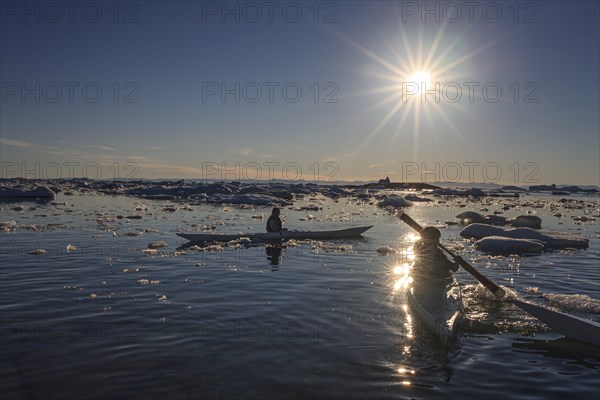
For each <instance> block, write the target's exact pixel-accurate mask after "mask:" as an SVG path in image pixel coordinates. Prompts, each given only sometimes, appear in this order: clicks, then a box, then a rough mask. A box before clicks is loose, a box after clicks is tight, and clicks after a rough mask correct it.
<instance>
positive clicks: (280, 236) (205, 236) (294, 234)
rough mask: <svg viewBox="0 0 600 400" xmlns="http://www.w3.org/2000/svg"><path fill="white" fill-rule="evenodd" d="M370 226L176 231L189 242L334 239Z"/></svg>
mask: <svg viewBox="0 0 600 400" xmlns="http://www.w3.org/2000/svg"><path fill="white" fill-rule="evenodd" d="M371 228H372V226H360V227H354V228H346V229H339V230H333V231H281V232H271V233H252V234H242V233H238V234H211V233H178V234H177V235H179V236H181V237H182V238H184V239H187V240H189V241H191V242H229V241H231V240H237V239H239V238H242V237H247V238H248V239H250V240H251V241H253V242H277V241H280V240H285V239H313V240H334V239H350V238H355V237H359V236H360V235H362V234H363V233H364V232H366V231H367V230H368V229H371Z"/></svg>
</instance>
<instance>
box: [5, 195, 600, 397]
mask: <svg viewBox="0 0 600 400" xmlns="http://www.w3.org/2000/svg"><path fill="white" fill-rule="evenodd" d="M400 194H401V193H400ZM571 197H572V198H578V199H581V200H584V201H585V202H586V203H587V204H590V202H591V203H592V204H595V207H593V208H592V209H589V207H588V208H587V209H586V208H585V207H583V208H581V209H577V208H570V209H564V210H562V211H563V213H564V214H565V215H564V216H563V217H560V218H559V217H555V216H554V215H553V214H555V212H556V210H551V209H550V208H548V207H538V206H532V205H535V204H539V202H542V203H543V202H554V203H556V204H559V203H558V202H556V198H553V197H550V196H542V195H540V196H532V195H525V196H523V197H522V198H521V199H503V198H485V199H484V200H465V199H458V200H452V199H447V200H445V201H444V202H438V201H436V202H433V203H419V204H415V205H414V206H412V207H409V208H407V209H406V210H405V211H406V212H407V213H409V215H411V216H412V217H413V218H414V219H415V220H417V221H418V222H419V223H421V224H422V225H436V226H440V227H445V228H443V229H442V242H443V243H445V244H447V245H448V246H450V247H451V248H452V249H454V250H455V251H456V252H457V253H459V254H461V255H462V256H463V257H464V258H465V259H466V260H467V261H469V262H471V264H472V265H474V266H475V267H476V268H478V269H479V270H480V271H481V272H482V273H483V274H485V275H486V276H488V277H489V278H490V279H492V280H493V281H494V282H496V283H498V284H501V285H503V286H504V287H506V288H507V289H510V290H511V291H512V295H516V296H520V297H523V298H525V299H528V300H531V301H535V302H537V303H539V304H542V305H546V306H550V307H555V309H557V310H562V311H566V312H569V313H571V314H573V315H578V316H581V317H584V318H588V319H592V320H596V321H598V320H600V300H599V299H600V293H599V291H600V266H599V260H600V246H599V233H598V231H599V222H598V220H599V219H598V218H597V219H596V220H595V221H588V222H577V221H575V220H573V218H571V217H573V216H581V215H584V214H585V215H588V216H590V215H596V216H597V215H598V207H597V204H598V199H597V197H583V196H579V197H578V196H571ZM57 201H58V203H55V204H49V203H35V202H22V203H18V205H20V206H22V207H23V209H19V208H17V209H14V206H15V204H17V203H5V204H2V205H1V207H2V214H1V217H2V221H3V222H6V221H15V223H16V224H17V225H18V226H19V227H18V228H17V229H16V230H15V231H12V232H5V233H2V236H1V243H0V244H1V246H0V260H1V270H0V271H1V281H0V300H1V301H0V310H1V312H0V322H1V326H0V335H1V336H0V339H1V342H0V343H1V352H0V371H1V376H2V379H1V380H0V387H1V388H0V389H1V393H2V394H3V397H4V398H45V399H52V398H108V397H111V398H144V399H149V398H244V399H246V398H269V397H272V398H340V399H342V398H343V399H348V398H397V399H404V398H417V399H437V398H451V399H459V398H486V399H496V398H511V399H513V398H515V399H516V398H518V399H529V398H531V399H549V398H557V399H564V398H580V399H593V398H599V397H598V396H599V394H598V393H599V386H600V378H599V373H600V355H599V349H598V348H597V347H594V346H590V345H586V344H581V343H578V342H576V341H572V340H569V339H565V338H563V337H562V336H561V335H560V334H558V333H556V332H553V331H552V330H550V329H549V328H547V327H546V326H545V325H543V324H541V323H540V322H539V321H537V320H536V319H535V318H533V317H530V316H528V315H527V314H525V313H524V312H523V311H521V310H519V309H518V308H516V307H514V306H511V305H510V304H507V303H505V302H498V301H494V300H493V299H492V298H491V297H490V296H489V295H488V294H486V292H485V291H484V290H482V289H481V288H480V287H478V286H477V285H476V281H475V280H474V279H473V278H472V277H471V276H470V275H469V274H468V273H466V272H465V271H464V270H460V271H459V272H457V273H456V274H455V275H456V277H457V279H458V280H459V281H460V282H461V283H462V285H463V298H464V300H465V302H466V309H465V313H464V316H463V319H462V321H461V322H460V325H459V327H458V329H457V333H456V337H455V340H454V341H453V342H452V344H451V346H450V347H449V348H444V347H443V346H440V345H439V343H438V342H437V341H436V339H435V337H434V336H433V335H432V334H431V332H429V331H428V330H427V329H426V328H424V327H423V326H422V325H421V324H420V323H419V322H418V318H417V316H415V315H411V314H410V309H408V308H407V307H406V301H405V290H407V287H408V285H407V284H406V283H407V282H409V279H407V276H405V275H403V274H404V273H405V272H406V270H405V266H406V265H409V264H410V261H411V257H410V246H411V245H412V243H414V240H415V239H416V236H415V235H414V233H413V232H412V231H411V229H410V228H409V227H408V226H406V225H405V224H403V223H402V222H401V221H400V220H398V219H397V218H396V217H395V216H394V214H393V213H392V212H390V211H389V210H385V209H381V208H378V207H376V205H375V204H374V201H371V202H369V201H358V200H357V199H355V198H352V197H349V198H340V199H338V200H332V199H329V198H325V197H321V196H316V197H311V196H306V197H304V198H301V199H298V200H296V201H295V202H294V207H297V206H302V205H317V206H319V207H322V209H321V210H319V211H301V210H299V209H295V208H293V207H289V208H284V209H283V212H282V215H283V217H284V219H285V226H287V227H288V228H290V229H293V228H296V229H309V230H331V229H338V228H339V229H341V228H346V227H350V226H363V225H373V228H372V229H370V230H368V231H367V232H366V233H365V234H364V235H363V238H360V239H353V240H341V241H324V242H318V241H292V242H290V243H288V244H287V245H286V246H284V247H283V248H281V249H276V250H275V251H273V249H271V248H270V247H267V246H265V245H264V244H257V245H251V246H248V245H244V244H243V243H230V244H229V245H227V244H225V245H221V246H212V247H210V248H198V247H188V248H186V247H182V246H184V245H185V243H186V241H185V240H183V239H182V238H180V237H178V236H177V235H176V232H182V231H199V232H203V231H204V229H205V228H210V227H213V228H214V229H213V230H214V231H215V232H217V233H236V232H245V233H253V232H262V231H263V230H264V224H265V221H266V217H267V216H268V214H269V211H270V210H269V208H267V207H251V206H245V207H242V206H227V205H209V204H194V205H187V206H184V205H185V204H183V203H173V202H171V201H165V200H162V201H156V200H154V201H152V200H144V199H140V198H135V197H125V196H117V197H115V196H102V195H92V194H80V195H75V196H70V197H67V196H62V195H59V196H58V198H57ZM507 203H510V204H511V208H510V209H509V210H506V211H505V212H504V215H505V216H507V217H514V216H517V215H521V214H525V213H527V212H528V211H529V212H534V213H535V215H538V216H539V217H541V218H542V220H543V227H544V229H550V230H555V231H561V232H572V233H577V234H581V235H583V236H585V237H587V238H589V239H590V247H589V248H588V249H586V250H557V251H551V252H545V253H543V254H542V255H539V256H530V257H519V256H508V257H506V256H504V257H500V256H489V255H485V254H481V253H480V252H478V251H476V250H474V248H473V245H472V243H471V242H470V241H468V240H466V239H463V238H461V237H460V235H459V232H460V230H461V229H462V227H461V226H459V225H446V224H445V223H446V222H447V221H454V216H455V215H457V214H459V213H460V212H462V211H465V210H473V211H478V212H481V213H483V214H485V213H486V212H492V211H494V210H499V209H501V207H502V205H503V204H507ZM168 205H172V206H174V207H173V208H165V207H166V206H168ZM136 208H137V210H136ZM168 210H171V211H168ZM172 210H175V211H172ZM133 214H137V215H141V216H142V218H141V219H129V218H122V217H126V216H129V215H133ZM261 214H262V215H263V218H262V219H261ZM309 214H310V216H309ZM159 241H163V242H165V243H166V244H167V246H166V247H160V248H158V249H156V250H153V249H149V248H148V245H149V244H150V243H154V242H159ZM69 245H70V246H69ZM68 246H69V247H68ZM67 247H68V249H67ZM382 247H388V248H389V249H391V250H393V251H392V252H389V251H387V252H385V255H382V254H380V253H378V252H377V249H379V248H382ZM38 249H39V250H45V251H46V252H45V253H44V252H43V251H36V250H38ZM394 251H395V252H394ZM41 253H43V254H41ZM399 267H400V268H399Z"/></svg>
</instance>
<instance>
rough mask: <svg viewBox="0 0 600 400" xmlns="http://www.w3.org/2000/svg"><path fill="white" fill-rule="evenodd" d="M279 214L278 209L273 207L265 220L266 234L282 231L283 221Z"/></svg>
mask: <svg viewBox="0 0 600 400" xmlns="http://www.w3.org/2000/svg"><path fill="white" fill-rule="evenodd" d="M280 213H281V210H279V207H273V211H272V212H271V216H270V217H269V219H268V220H267V232H281V231H282V226H283V221H282V220H281V217H280V216H279V214H280Z"/></svg>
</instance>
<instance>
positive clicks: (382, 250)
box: [377, 246, 397, 255]
mask: <svg viewBox="0 0 600 400" xmlns="http://www.w3.org/2000/svg"><path fill="white" fill-rule="evenodd" d="M377 252H378V253H379V254H383V255H386V254H394V253H397V251H396V250H395V249H393V248H391V247H388V246H382V247H380V248H378V249H377Z"/></svg>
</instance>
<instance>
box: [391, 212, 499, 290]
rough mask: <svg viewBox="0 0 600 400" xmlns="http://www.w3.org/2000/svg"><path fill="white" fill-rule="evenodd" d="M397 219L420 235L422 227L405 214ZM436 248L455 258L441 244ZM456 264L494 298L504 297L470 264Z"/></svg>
mask: <svg viewBox="0 0 600 400" xmlns="http://www.w3.org/2000/svg"><path fill="white" fill-rule="evenodd" d="M397 217H398V218H400V219H401V220H402V221H403V222H405V223H406V224H407V225H408V226H410V227H411V228H413V229H414V230H416V231H417V232H419V233H420V232H421V231H422V230H423V227H422V226H421V225H419V224H418V223H417V221H415V220H414V219H412V218H411V217H410V216H408V214H406V213H405V212H402V211H400V212H399V213H398V214H397ZM438 247H439V248H440V249H442V250H443V251H445V252H446V253H448V254H449V255H450V256H451V257H452V258H456V255H455V254H454V253H453V252H451V251H450V250H449V249H448V248H447V247H446V246H444V245H443V244H441V243H438ZM458 264H459V265H460V266H461V267H463V268H464V269H465V271H467V272H468V273H470V274H471V275H472V276H473V277H474V278H475V279H477V280H478V281H479V283H481V284H482V285H483V286H485V287H486V288H487V289H488V290H489V291H490V292H492V293H493V294H494V296H496V297H497V298H499V299H501V298H503V297H504V295H505V291H504V289H502V288H501V287H500V286H498V285H496V284H495V283H494V282H492V281H491V280H489V279H488V278H487V277H486V276H484V275H482V274H481V272H479V271H477V270H476V269H475V267H473V266H472V265H471V264H469V263H468V262H466V261H465V260H463V259H462V258H461V259H460V261H459V262H458Z"/></svg>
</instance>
